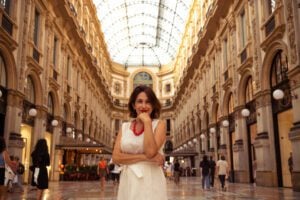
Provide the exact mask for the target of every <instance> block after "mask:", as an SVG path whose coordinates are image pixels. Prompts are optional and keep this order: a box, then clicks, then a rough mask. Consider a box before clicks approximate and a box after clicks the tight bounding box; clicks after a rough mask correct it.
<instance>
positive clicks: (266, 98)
mask: <svg viewBox="0 0 300 200" xmlns="http://www.w3.org/2000/svg"><path fill="white" fill-rule="evenodd" d="M256 113H257V136H256V138H255V142H254V148H255V152H256V162H257V171H256V184H257V185H259V186H271V187H274V186H277V185H278V180H277V171H276V158H275V156H276V155H275V146H274V134H273V132H274V130H273V115H272V105H271V94H270V91H264V92H259V93H258V94H257V98H256ZM271 144H273V145H271Z"/></svg>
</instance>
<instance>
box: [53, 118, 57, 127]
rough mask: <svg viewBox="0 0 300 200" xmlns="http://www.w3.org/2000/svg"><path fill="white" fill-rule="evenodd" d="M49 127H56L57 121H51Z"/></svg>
mask: <svg viewBox="0 0 300 200" xmlns="http://www.w3.org/2000/svg"><path fill="white" fill-rule="evenodd" d="M51 125H52V126H54V127H55V126H57V125H58V121H57V120H56V119H54V120H52V121H51Z"/></svg>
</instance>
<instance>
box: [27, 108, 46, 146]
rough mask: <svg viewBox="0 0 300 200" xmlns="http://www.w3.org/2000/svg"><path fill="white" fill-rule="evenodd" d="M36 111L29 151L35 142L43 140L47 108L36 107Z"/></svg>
mask: <svg viewBox="0 0 300 200" xmlns="http://www.w3.org/2000/svg"><path fill="white" fill-rule="evenodd" d="M36 110H37V115H36V116H35V119H34V127H33V135H32V143H31V149H33V148H34V146H35V145H36V142H37V141H38V140H39V139H41V138H45V132H46V124H47V108H46V107H44V106H36ZM48 145H49V144H48Z"/></svg>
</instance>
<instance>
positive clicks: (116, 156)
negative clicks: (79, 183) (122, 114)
mask: <svg viewBox="0 0 300 200" xmlns="http://www.w3.org/2000/svg"><path fill="white" fill-rule="evenodd" d="M128 108H129V112H130V117H132V118H134V119H133V120H132V121H131V122H128V123H123V124H122V128H121V129H120V131H119V134H118V136H117V139H116V144H115V147H114V151H113V162H114V163H117V164H121V165H122V166H123V170H122V173H121V177H120V183H119V190H118V200H124V199H126V200H140V199H143V200H153V199H155V200H167V192H166V179H165V176H164V173H163V170H162V165H163V163H164V156H163V145H164V143H165V140H166V124H165V122H164V121H161V120H158V119H157V118H158V117H159V114H160V108H161V106H160V103H159V101H158V99H157V97H156V96H155V94H154V92H153V91H152V89H151V88H149V87H147V86H137V87H136V88H135V89H134V91H133V92H132V94H131V96H130V99H129V103H128Z"/></svg>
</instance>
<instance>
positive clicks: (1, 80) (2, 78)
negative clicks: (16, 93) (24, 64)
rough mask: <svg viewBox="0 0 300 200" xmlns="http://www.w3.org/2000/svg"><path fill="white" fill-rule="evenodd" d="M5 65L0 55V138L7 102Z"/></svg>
mask: <svg viewBox="0 0 300 200" xmlns="http://www.w3.org/2000/svg"><path fill="white" fill-rule="evenodd" d="M6 87H7V82H6V65H5V63H4V59H3V57H2V55H1V54H0V137H4V126H5V115H6V103H7V102H6V101H7V89H6Z"/></svg>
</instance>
